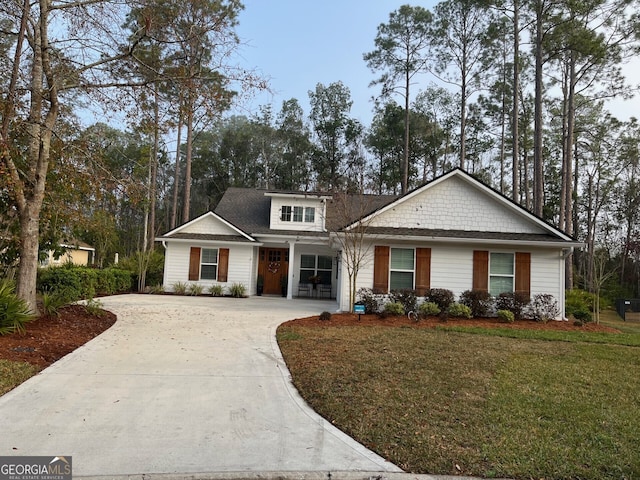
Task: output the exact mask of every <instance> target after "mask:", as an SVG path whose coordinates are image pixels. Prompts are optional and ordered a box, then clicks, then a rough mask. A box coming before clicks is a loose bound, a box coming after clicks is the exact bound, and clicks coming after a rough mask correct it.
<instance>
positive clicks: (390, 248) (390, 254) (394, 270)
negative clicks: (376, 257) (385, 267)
mask: <svg viewBox="0 0 640 480" xmlns="http://www.w3.org/2000/svg"><path fill="white" fill-rule="evenodd" d="M393 250H412V251H413V269H412V270H406V269H400V268H392V266H391V257H392V256H393ZM391 272H405V273H406V272H409V273H411V276H412V281H411V289H412V290H415V288H416V249H415V247H414V248H407V247H389V283H388V285H389V291H391V290H396V289H394V288H392V287H391Z"/></svg>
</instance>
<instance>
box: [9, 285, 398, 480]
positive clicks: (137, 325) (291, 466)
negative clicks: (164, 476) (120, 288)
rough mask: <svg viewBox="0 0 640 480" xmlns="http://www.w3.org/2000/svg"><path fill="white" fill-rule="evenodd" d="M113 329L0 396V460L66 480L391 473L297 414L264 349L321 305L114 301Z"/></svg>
mask: <svg viewBox="0 0 640 480" xmlns="http://www.w3.org/2000/svg"><path fill="white" fill-rule="evenodd" d="M100 301H101V302H102V303H103V304H104V306H105V308H106V309H108V310H111V311H113V312H114V313H116V314H117V315H118V321H117V322H116V324H115V325H114V326H113V327H112V328H111V329H109V330H108V331H106V332H105V333H103V334H102V335H100V336H99V337H97V338H95V339H94V340H92V341H91V342H89V343H88V344H87V345H85V346H84V347H82V348H80V349H78V350H76V351H75V352H73V353H71V354H70V355H68V356H66V357H65V358H63V359H61V360H60V361H58V362H57V363H55V364H54V365H52V366H51V367H49V368H47V369H46V370H44V371H43V372H42V373H41V374H39V375H37V376H35V377H33V378H31V379H30V380H29V381H27V382H25V383H24V384H23V385H21V386H20V387H18V388H16V389H15V390H13V391H12V392H9V393H8V394H6V395H4V396H3V397H0V455H71V456H73V470H74V472H73V473H74V476H75V477H77V476H83V477H86V476H98V475H100V476H103V475H107V476H115V475H133V474H143V473H177V474H180V473H184V474H187V473H206V472H294V471H297V472H300V471H311V472H330V471H362V472H382V471H386V472H399V471H400V470H399V469H398V468H397V467H396V466H394V465H393V464H390V463H388V462H386V461H385V460H384V459H382V458H380V457H379V456H377V455H376V454H374V453H373V452H371V451H369V450H367V449H366V448H364V447H363V446H362V445H360V444H359V443H357V442H355V441H354V440H353V439H351V438H350V437H348V436H346V435H345V434H343V433H342V432H340V431H339V430H337V429H336V428H334V427H333V426H331V425H330V424H328V423H327V422H326V421H324V420H323V419H322V418H321V417H319V416H318V415H317V414H316V413H314V412H313V411H312V410H311V409H310V408H309V407H307V406H306V404H305V403H304V401H303V400H302V399H301V398H300V397H299V396H298V394H297V392H296V390H295V389H294V388H293V386H292V385H291V382H290V378H289V372H288V370H287V368H286V366H285V365H284V362H283V360H282V358H281V355H280V351H279V349H278V347H277V344H276V342H275V329H276V327H277V326H278V325H279V324H280V323H282V322H283V321H285V320H289V319H293V318H299V317H304V316H309V315H315V314H319V313H320V312H321V311H323V310H329V311H332V310H335V303H333V302H326V301H302V300H294V301H286V300H284V299H282V298H276V297H253V298H248V299H231V298H206V297H177V296H157V295H123V296H114V297H107V298H102V299H100Z"/></svg>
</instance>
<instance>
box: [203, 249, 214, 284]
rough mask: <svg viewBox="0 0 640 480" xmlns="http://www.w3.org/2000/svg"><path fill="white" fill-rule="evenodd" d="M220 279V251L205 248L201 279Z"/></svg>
mask: <svg viewBox="0 0 640 480" xmlns="http://www.w3.org/2000/svg"><path fill="white" fill-rule="evenodd" d="M217 278H218V249H217V248H203V249H202V253H201V257H200V279H201V280H216V279H217Z"/></svg>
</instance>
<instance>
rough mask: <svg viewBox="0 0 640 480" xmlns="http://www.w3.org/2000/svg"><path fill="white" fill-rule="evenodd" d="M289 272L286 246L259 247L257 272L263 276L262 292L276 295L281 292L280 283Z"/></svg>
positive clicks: (284, 280)
mask: <svg viewBox="0 0 640 480" xmlns="http://www.w3.org/2000/svg"><path fill="white" fill-rule="evenodd" d="M288 273H289V249H288V248H267V247H262V248H260V260H259V262H258V274H260V275H262V277H263V278H264V294H265V295H276V294H280V293H281V292H282V284H283V282H286V279H287V275H288Z"/></svg>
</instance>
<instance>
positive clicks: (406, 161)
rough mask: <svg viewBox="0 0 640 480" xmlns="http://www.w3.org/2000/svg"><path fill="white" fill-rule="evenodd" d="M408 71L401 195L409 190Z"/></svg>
mask: <svg viewBox="0 0 640 480" xmlns="http://www.w3.org/2000/svg"><path fill="white" fill-rule="evenodd" d="M409 81H410V77H409V71H407V72H406V75H405V85H404V88H405V90H404V152H403V157H402V169H401V170H402V171H401V173H402V183H401V185H400V187H401V193H402V194H403V195H404V194H405V193H407V191H408V189H409V119H410V112H409V83H410V82H409Z"/></svg>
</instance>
